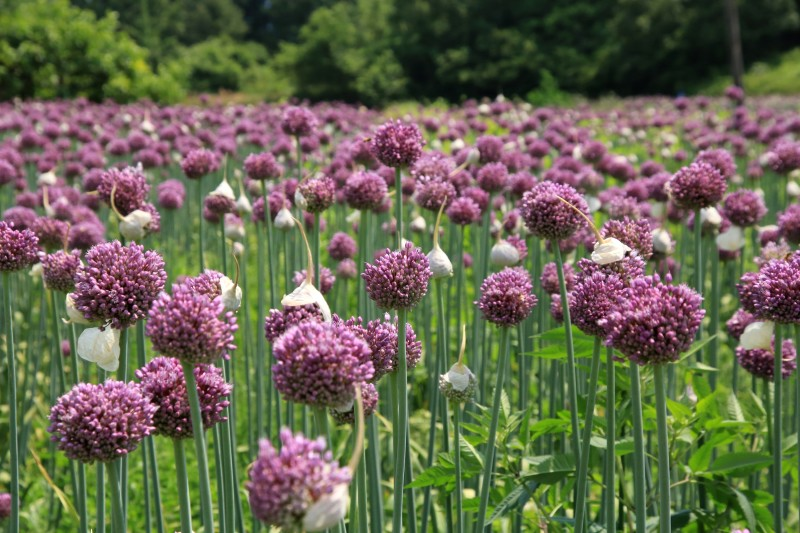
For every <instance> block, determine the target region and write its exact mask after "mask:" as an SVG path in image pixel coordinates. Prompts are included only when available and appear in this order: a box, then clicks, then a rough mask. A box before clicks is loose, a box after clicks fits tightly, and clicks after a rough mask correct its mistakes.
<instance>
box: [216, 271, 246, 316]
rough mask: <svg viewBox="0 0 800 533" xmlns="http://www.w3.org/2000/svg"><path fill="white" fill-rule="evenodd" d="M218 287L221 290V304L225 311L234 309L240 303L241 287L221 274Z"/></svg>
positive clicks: (237, 307) (236, 308)
mask: <svg viewBox="0 0 800 533" xmlns="http://www.w3.org/2000/svg"><path fill="white" fill-rule="evenodd" d="M219 288H220V289H221V291H222V305H223V306H224V307H225V310H226V311H236V310H238V309H239V307H241V305H242V287H241V285H234V283H233V281H232V280H231V278H229V277H228V276H222V277H221V278H220V280H219Z"/></svg>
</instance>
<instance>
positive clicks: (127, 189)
mask: <svg viewBox="0 0 800 533" xmlns="http://www.w3.org/2000/svg"><path fill="white" fill-rule="evenodd" d="M112 190H113V191H114V206H115V207H116V208H117V211H119V212H120V214H122V216H125V215H129V214H130V213H131V212H132V211H135V210H136V209H141V207H142V206H143V205H144V203H145V202H146V201H147V193H149V192H150V185H149V184H148V183H147V178H145V176H144V173H142V171H141V170H140V169H138V168H134V167H126V168H123V169H121V170H120V169H117V168H112V169H109V170H107V171H106V172H104V173H103V175H102V177H101V179H100V183H99V184H98V185H97V195H98V196H99V197H100V199H101V200H103V201H104V202H105V203H106V204H107V205H111V191H112Z"/></svg>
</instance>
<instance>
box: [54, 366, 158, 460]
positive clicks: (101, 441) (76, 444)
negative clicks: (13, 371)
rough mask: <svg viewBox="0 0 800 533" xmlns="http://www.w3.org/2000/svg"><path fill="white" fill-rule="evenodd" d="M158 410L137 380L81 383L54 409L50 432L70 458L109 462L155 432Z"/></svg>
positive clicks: (123, 454) (61, 398) (60, 448)
mask: <svg viewBox="0 0 800 533" xmlns="http://www.w3.org/2000/svg"><path fill="white" fill-rule="evenodd" d="M157 409H158V408H157V407H156V406H155V405H153V404H152V403H150V400H148V399H147V398H146V397H145V396H144V395H143V394H142V390H141V387H139V385H137V384H135V383H133V382H131V383H123V382H121V381H113V380H108V381H106V382H105V383H101V384H99V385H93V384H89V383H78V384H77V385H75V386H74V387H73V388H72V390H70V391H69V392H67V393H66V394H64V395H63V396H61V397H60V398H59V399H58V401H57V402H56V404H55V405H54V406H53V408H52V409H51V410H50V427H48V428H47V431H49V432H50V433H51V437H50V440H52V441H53V442H56V443H57V446H58V449H59V450H61V451H62V452H64V455H66V456H67V457H68V458H69V459H73V460H77V461H81V462H82V463H94V462H95V461H100V462H101V463H109V462H111V461H114V460H116V459H119V458H120V457H123V456H125V455H127V454H129V453H131V452H132V451H134V450H135V449H136V448H137V446H138V445H139V442H141V440H142V439H143V438H145V437H146V436H148V435H150V434H152V433H153V431H154V430H155V427H154V426H153V415H154V414H155V412H156V410H157Z"/></svg>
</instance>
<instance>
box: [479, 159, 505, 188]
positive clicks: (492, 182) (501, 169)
mask: <svg viewBox="0 0 800 533" xmlns="http://www.w3.org/2000/svg"><path fill="white" fill-rule="evenodd" d="M477 181H478V186H479V187H480V188H481V189H483V190H484V191H486V192H489V193H493V192H498V191H500V190H502V189H503V187H505V186H506V183H507V182H508V169H507V168H506V166H505V165H504V164H503V163H488V164H487V165H485V166H484V167H482V168H481V169H480V170H479V171H478V176H477Z"/></svg>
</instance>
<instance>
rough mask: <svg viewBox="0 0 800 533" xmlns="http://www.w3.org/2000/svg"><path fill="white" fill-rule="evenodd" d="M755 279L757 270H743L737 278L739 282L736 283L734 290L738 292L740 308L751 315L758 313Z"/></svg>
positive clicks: (756, 279)
mask: <svg viewBox="0 0 800 533" xmlns="http://www.w3.org/2000/svg"><path fill="white" fill-rule="evenodd" d="M757 281H758V273H757V272H745V273H744V274H742V277H741V278H740V279H739V283H737V284H736V290H737V291H738V293H739V304H740V305H741V306H742V309H744V310H745V311H747V312H748V313H751V314H753V315H757V314H758V312H757V311H756V298H757V297H758V296H757V289H756V282H757Z"/></svg>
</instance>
